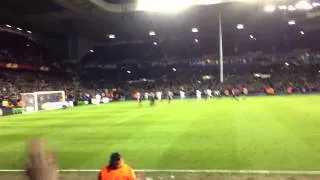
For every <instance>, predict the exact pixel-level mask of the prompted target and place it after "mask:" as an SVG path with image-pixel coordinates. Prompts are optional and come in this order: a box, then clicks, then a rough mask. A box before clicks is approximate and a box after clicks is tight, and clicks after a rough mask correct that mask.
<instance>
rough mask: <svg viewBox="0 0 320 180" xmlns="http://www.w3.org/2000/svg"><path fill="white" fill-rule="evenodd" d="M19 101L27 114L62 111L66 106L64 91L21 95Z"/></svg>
mask: <svg viewBox="0 0 320 180" xmlns="http://www.w3.org/2000/svg"><path fill="white" fill-rule="evenodd" d="M21 100H22V101H23V102H24V104H25V109H26V111H27V112H34V111H35V112H37V111H41V110H54V109H62V108H63V106H64V105H65V104H66V96H65V92H64V91H39V92H32V93H21Z"/></svg>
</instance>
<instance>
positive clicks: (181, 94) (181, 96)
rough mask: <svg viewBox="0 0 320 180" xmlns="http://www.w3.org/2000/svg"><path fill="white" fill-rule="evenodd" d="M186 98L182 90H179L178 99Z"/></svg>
mask: <svg viewBox="0 0 320 180" xmlns="http://www.w3.org/2000/svg"><path fill="white" fill-rule="evenodd" d="M184 98H186V93H185V92H184V91H182V90H181V91H180V99H184Z"/></svg>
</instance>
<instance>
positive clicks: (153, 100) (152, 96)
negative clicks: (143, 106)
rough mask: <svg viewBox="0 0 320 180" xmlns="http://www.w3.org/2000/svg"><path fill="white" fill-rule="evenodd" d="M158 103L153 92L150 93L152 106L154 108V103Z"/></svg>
mask: <svg viewBox="0 0 320 180" xmlns="http://www.w3.org/2000/svg"><path fill="white" fill-rule="evenodd" d="M155 101H156V97H155V94H154V93H153V92H152V93H150V106H154V103H155Z"/></svg>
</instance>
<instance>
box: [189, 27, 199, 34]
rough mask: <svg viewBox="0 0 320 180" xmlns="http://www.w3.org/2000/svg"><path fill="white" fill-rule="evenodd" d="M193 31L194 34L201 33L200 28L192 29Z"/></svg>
mask: <svg viewBox="0 0 320 180" xmlns="http://www.w3.org/2000/svg"><path fill="white" fill-rule="evenodd" d="M191 31H192V32H193V33H197V32H199V30H198V28H192V29H191Z"/></svg>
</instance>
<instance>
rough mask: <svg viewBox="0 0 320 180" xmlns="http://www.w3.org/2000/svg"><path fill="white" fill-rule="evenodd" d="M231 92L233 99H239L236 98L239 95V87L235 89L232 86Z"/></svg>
mask: <svg viewBox="0 0 320 180" xmlns="http://www.w3.org/2000/svg"><path fill="white" fill-rule="evenodd" d="M231 93H232V97H233V98H234V99H235V100H237V101H239V98H238V97H239V95H240V91H239V89H237V88H232V90H231Z"/></svg>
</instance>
